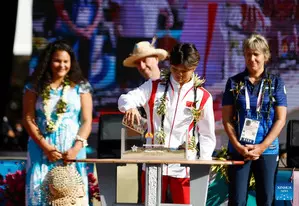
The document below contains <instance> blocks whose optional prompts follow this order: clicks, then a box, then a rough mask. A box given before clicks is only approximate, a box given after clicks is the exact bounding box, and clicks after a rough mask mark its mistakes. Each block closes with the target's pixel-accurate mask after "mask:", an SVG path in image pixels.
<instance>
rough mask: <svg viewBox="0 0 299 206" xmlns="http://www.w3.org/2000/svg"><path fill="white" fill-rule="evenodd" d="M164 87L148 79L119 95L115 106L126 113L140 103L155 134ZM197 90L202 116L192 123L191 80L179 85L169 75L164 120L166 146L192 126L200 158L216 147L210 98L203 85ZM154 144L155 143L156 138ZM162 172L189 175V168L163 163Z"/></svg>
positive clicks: (175, 144) (177, 141)
mask: <svg viewBox="0 0 299 206" xmlns="http://www.w3.org/2000/svg"><path fill="white" fill-rule="evenodd" d="M164 90H165V85H164V84H161V80H148V81H146V82H145V83H144V84H142V85H141V86H139V87H138V88H136V89H134V90H132V91H130V92H128V93H127V94H122V95H121V96H120V97H119V100H118V108H119V110H120V111H121V112H125V111H127V110H128V109H131V108H137V107H140V106H143V107H144V109H145V111H146V113H147V120H148V121H147V124H148V132H151V133H152V134H155V132H157V131H159V129H160V125H161V116H160V115H158V114H157V113H156V110H157V107H158V106H159V104H160V98H161V97H162V96H163V93H164ZM196 92H197V97H196V108H197V109H198V108H201V109H202V117H201V119H200V120H199V121H198V122H197V123H196V125H194V124H193V116H192V111H191V108H192V105H195V103H194V84H193V79H192V80H191V81H190V82H188V83H185V84H184V85H183V86H182V87H180V84H179V83H177V82H176V81H175V80H174V79H173V77H172V76H170V84H169V87H168V91H167V95H166V105H167V109H166V114H165V119H164V132H165V134H166V138H165V145H166V146H167V147H171V148H178V147H179V146H180V145H181V144H183V143H184V142H185V141H186V136H187V135H186V134H187V131H188V132H189V135H191V136H192V130H193V127H194V126H195V127H196V130H195V131H196V132H195V135H196V141H197V142H198V141H199V142H200V157H199V159H202V160H210V159H212V153H213V151H214V149H215V146H216V137H215V121H214V111H213V98H212V95H211V94H210V93H209V92H208V91H207V90H205V89H204V88H203V87H199V88H197V91H196ZM148 140H149V139H148ZM148 143H149V142H148ZM153 143H154V144H157V142H156V141H155V139H154V142H153ZM163 175H169V176H173V177H178V178H185V177H189V168H186V167H181V166H180V165H179V164H169V165H168V166H166V165H165V167H164V168H163Z"/></svg>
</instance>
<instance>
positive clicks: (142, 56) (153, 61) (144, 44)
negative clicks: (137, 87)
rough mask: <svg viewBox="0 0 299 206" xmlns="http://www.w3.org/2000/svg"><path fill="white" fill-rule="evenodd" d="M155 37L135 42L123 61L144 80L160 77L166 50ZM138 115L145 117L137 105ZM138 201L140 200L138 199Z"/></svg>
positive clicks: (166, 53)
mask: <svg viewBox="0 0 299 206" xmlns="http://www.w3.org/2000/svg"><path fill="white" fill-rule="evenodd" d="M155 41H156V37H154V38H153V39H152V42H151V43H150V42H148V41H140V42H138V43H136V44H135V46H134V49H133V52H132V53H131V54H130V56H129V57H127V58H126V59H125V60H124V61H123V65H124V66H125V67H131V68H137V70H138V72H139V73H140V75H141V76H142V77H143V78H144V79H145V80H149V79H151V80H156V79H159V78H160V68H159V65H158V64H159V61H163V60H165V59H166V58H167V56H168V52H167V51H166V50H164V49H157V48H155V47H154V46H153V45H154V43H155ZM138 111H139V114H140V116H142V117H144V118H146V116H147V115H146V112H145V111H144V109H143V107H138ZM141 174H142V167H141V166H140V165H139V164H138V177H139V178H138V182H139V183H138V184H139V185H138V186H139V188H140V187H141ZM138 198H139V199H141V198H142V194H141V188H140V189H139V194H138ZM139 202H140V201H139Z"/></svg>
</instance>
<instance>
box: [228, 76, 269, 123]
mask: <svg viewBox="0 0 299 206" xmlns="http://www.w3.org/2000/svg"><path fill="white" fill-rule="evenodd" d="M262 81H264V84H263V87H262V95H261V105H263V101H264V96H265V92H266V87H268V88H269V89H268V93H269V105H268V108H267V120H269V119H270V111H271V107H272V104H273V94H272V89H271V87H272V79H271V75H270V73H269V72H267V77H266V78H265V79H263V80H262ZM244 86H245V84H244V82H242V81H240V82H238V83H235V87H234V88H233V89H231V90H230V91H232V92H233V95H234V105H235V108H236V112H235V115H234V120H235V121H236V123H237V124H238V125H239V124H240V120H239V118H238V113H239V111H240V109H239V107H238V105H237V100H238V98H239V94H240V93H241V90H242V89H243V88H244ZM257 115H258V117H261V112H260V111H258V112H257Z"/></svg>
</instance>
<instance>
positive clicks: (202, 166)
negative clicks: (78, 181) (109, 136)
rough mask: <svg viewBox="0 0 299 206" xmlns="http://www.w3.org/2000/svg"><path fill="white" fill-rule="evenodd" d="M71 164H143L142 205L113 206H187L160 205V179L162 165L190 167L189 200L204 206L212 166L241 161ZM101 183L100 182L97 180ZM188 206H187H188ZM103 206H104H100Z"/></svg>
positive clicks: (121, 160)
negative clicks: (144, 191) (144, 170)
mask: <svg viewBox="0 0 299 206" xmlns="http://www.w3.org/2000/svg"><path fill="white" fill-rule="evenodd" d="M71 161H73V162H86V163H96V164H114V165H115V167H116V166H117V165H119V164H143V163H145V165H146V194H145V203H144V204H134V203H130V204H126V203H115V204H114V206H137V205H144V206H188V205H186V204H168V203H161V179H162V165H163V164H181V165H184V166H188V167H190V187H191V188H190V200H191V204H190V205H192V206H205V205H206V199H207V193H208V186H209V173H210V168H211V166H212V165H219V164H220V165H241V164H244V162H243V161H232V160H230V161H222V160H135V159H134V160H130V159H81V160H71ZM99 172H100V171H99ZM99 181H101V180H99ZM190 205H189V206H190ZM102 206H105V205H102Z"/></svg>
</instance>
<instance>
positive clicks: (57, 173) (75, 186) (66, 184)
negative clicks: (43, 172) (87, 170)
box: [43, 166, 88, 206]
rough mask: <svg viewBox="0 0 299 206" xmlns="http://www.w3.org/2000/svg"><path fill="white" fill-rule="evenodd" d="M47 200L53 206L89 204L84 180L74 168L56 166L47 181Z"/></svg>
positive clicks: (45, 190) (45, 189) (82, 205)
mask: <svg viewBox="0 0 299 206" xmlns="http://www.w3.org/2000/svg"><path fill="white" fill-rule="evenodd" d="M44 183H45V187H43V189H44V192H45V193H46V198H47V200H48V202H49V204H50V205H52V206H85V205H87V204H88V199H87V196H86V191H85V189H84V183H83V179H82V177H81V176H80V174H79V173H78V171H77V169H76V168H75V167H74V166H56V167H55V168H54V169H52V170H51V171H50V172H49V173H48V174H47V177H46V179H45V182H44Z"/></svg>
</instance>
